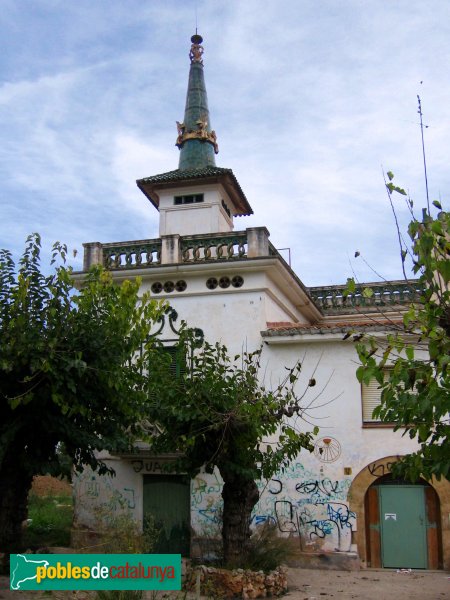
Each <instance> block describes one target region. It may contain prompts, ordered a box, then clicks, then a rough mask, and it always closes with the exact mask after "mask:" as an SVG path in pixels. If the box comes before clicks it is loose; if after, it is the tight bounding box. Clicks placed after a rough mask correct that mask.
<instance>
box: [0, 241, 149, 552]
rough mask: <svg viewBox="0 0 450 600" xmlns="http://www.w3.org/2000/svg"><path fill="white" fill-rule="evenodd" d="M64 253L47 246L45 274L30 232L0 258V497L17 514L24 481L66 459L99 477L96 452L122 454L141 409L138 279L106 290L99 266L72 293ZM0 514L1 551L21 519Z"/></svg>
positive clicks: (143, 315) (143, 305)
mask: <svg viewBox="0 0 450 600" xmlns="http://www.w3.org/2000/svg"><path fill="white" fill-rule="evenodd" d="M65 255H66V248H65V247H64V246H62V245H61V244H58V243H57V244H55V246H54V248H53V259H52V264H53V265H54V267H53V268H54V270H53V272H52V273H51V274H50V275H48V276H46V275H44V274H43V273H42V272H41V267H40V238H39V236H38V235H37V234H34V235H32V236H30V237H29V238H28V240H27V243H26V248H25V252H24V254H23V256H22V258H21V259H20V262H19V264H18V266H17V267H16V265H15V263H14V261H13V259H12V256H11V254H10V253H9V252H8V251H7V250H1V251H0V340H1V344H0V496H2V495H3V496H4V497H5V498H6V496H5V494H6V493H11V494H12V493H13V494H14V495H15V496H16V502H15V505H16V506H19V507H21V508H20V511H21V513H23V507H22V500H24V502H26V496H27V492H28V487H29V486H30V485H31V478H32V477H33V475H36V474H44V473H49V474H52V475H59V474H60V473H63V472H64V471H65V470H67V464H66V463H67V457H69V459H70V461H71V462H72V463H73V464H74V466H75V468H76V469H77V470H78V471H81V470H82V469H83V466H84V465H90V466H91V467H92V468H93V469H97V470H98V471H99V472H100V473H104V472H106V471H107V470H108V469H107V467H106V465H105V464H104V463H103V462H102V461H100V460H99V459H98V458H97V451H98V450H109V451H112V452H114V451H119V450H128V449H129V448H130V447H131V445H132V441H133V439H134V438H135V437H136V436H139V435H140V434H141V433H142V432H141V427H140V419H139V417H140V416H141V415H142V414H143V412H144V411H145V406H146V404H147V401H148V388H147V380H146V376H145V373H144V372H143V366H142V359H141V357H140V354H139V351H140V349H141V346H142V344H143V343H145V340H146V339H147V338H148V336H149V332H150V328H151V325H152V323H153V322H154V320H155V319H156V318H157V317H158V315H159V314H160V306H159V305H158V304H157V303H155V302H153V301H150V299H149V297H148V296H147V295H145V294H144V296H139V295H138V290H139V285H140V282H139V280H136V281H125V282H124V283H123V284H122V285H117V284H113V282H112V279H111V275H110V274H109V273H107V272H105V271H103V270H102V269H101V268H99V267H98V268H96V269H94V270H92V271H91V272H90V273H89V274H88V275H87V277H86V278H85V279H84V280H83V281H82V284H81V285H82V287H81V290H80V291H77V290H76V289H75V288H74V286H73V281H72V272H71V269H70V268H67V267H66V266H65V265H64V260H65ZM58 261H59V262H60V263H62V264H59V266H58V265H57V264H56V263H57V262H58ZM62 448H63V451H62V450H61V449H62ZM5 505H7V506H8V507H11V506H12V503H11V502H9V501H8V502H7V501H6V500H5ZM8 510H11V509H8ZM0 513H1V514H0V542H2V540H3V544H8V543H11V542H12V540H13V539H14V537H16V536H17V535H18V531H15V532H13V531H12V529H11V522H13V523H16V525H17V523H18V522H20V521H21V520H22V519H23V518H24V516H25V515H23V514H19V511H17V510H16V514H15V515H11V514H9V513H8V514H7V510H6V509H3V510H1V511H0ZM2 536H4V537H2Z"/></svg>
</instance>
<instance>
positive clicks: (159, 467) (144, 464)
mask: <svg viewBox="0 0 450 600" xmlns="http://www.w3.org/2000/svg"><path fill="white" fill-rule="evenodd" d="M167 464H168V462H159V461H157V460H155V461H153V460H146V461H143V460H132V461H131V466H132V467H133V471H134V472H135V473H142V472H144V473H162V472H163V471H164V467H165V465H167Z"/></svg>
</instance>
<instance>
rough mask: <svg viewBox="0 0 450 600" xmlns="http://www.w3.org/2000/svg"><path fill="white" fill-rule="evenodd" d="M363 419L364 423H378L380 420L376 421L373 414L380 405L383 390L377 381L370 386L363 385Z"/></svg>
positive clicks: (372, 381)
mask: <svg viewBox="0 0 450 600" xmlns="http://www.w3.org/2000/svg"><path fill="white" fill-rule="evenodd" d="M361 387H362V389H361V395H362V417H363V422H364V423H373V422H377V421H378V420H379V419H374V418H373V417H372V413H373V411H374V408H376V407H377V406H378V405H379V404H380V399H381V389H380V384H379V383H378V381H377V380H376V379H372V380H371V381H370V382H369V385H366V384H365V383H363V384H362V386H361Z"/></svg>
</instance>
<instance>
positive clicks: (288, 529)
mask: <svg viewBox="0 0 450 600" xmlns="http://www.w3.org/2000/svg"><path fill="white" fill-rule="evenodd" d="M275 516H276V520H277V525H278V529H279V530H280V531H282V532H283V533H292V532H296V531H298V529H297V525H296V524H295V522H294V508H293V506H292V504H291V502H289V500H277V501H276V502H275Z"/></svg>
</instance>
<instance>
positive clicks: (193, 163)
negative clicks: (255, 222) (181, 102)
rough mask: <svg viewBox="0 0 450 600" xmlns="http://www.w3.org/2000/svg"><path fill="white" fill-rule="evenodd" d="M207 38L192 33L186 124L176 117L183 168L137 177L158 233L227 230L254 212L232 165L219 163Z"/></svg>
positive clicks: (205, 232)
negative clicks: (153, 211) (208, 83)
mask: <svg viewBox="0 0 450 600" xmlns="http://www.w3.org/2000/svg"><path fill="white" fill-rule="evenodd" d="M202 42H203V38H202V37H201V36H200V35H198V34H197V33H196V34H195V35H193V36H192V37H191V49H190V52H189V57H190V61H191V64H190V69H189V80H188V88H187V94H186V106H185V111H184V119H183V122H181V123H180V122H179V121H177V131H178V135H177V139H176V146H177V147H178V148H179V150H180V159H179V164H178V169H176V170H174V171H169V172H168V173H161V174H159V175H153V176H150V177H145V178H143V179H139V180H138V181H137V185H138V187H139V189H140V190H141V191H142V192H143V193H144V194H145V195H146V196H147V198H148V199H149V200H150V202H151V203H152V204H153V206H155V208H156V209H157V210H158V211H159V214H160V217H159V235H160V236H161V237H163V236H167V235H198V234H211V233H226V232H231V231H233V229H234V224H233V220H234V217H235V216H246V215H250V214H252V213H253V210H252V208H251V206H250V204H249V203H248V201H247V198H246V197H245V194H244V192H243V191H242V189H241V187H240V185H239V183H238V181H237V179H236V177H235V176H234V174H233V171H232V170H231V169H225V168H222V167H217V166H216V161H215V155H216V154H217V153H218V151H219V149H218V144H217V136H216V133H215V131H214V130H213V129H211V120H210V115H209V109H208V98H207V93H206V86H205V78H204V72H203V52H204V49H203V46H202Z"/></svg>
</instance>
